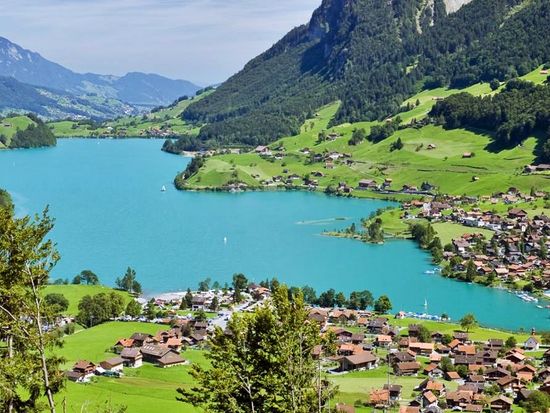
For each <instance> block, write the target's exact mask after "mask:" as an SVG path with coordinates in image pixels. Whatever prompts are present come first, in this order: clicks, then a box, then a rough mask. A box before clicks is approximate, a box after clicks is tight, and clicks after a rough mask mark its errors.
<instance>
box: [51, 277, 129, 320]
mask: <svg viewBox="0 0 550 413" xmlns="http://www.w3.org/2000/svg"><path fill="white" fill-rule="evenodd" d="M113 291H114V292H116V293H117V294H120V295H121V296H122V297H123V298H124V301H125V302H126V303H128V302H130V300H131V299H132V298H131V297H130V295H129V294H128V293H125V292H122V291H117V290H113V289H112V288H109V287H105V286H102V285H73V284H69V285H48V286H47V287H46V288H45V289H44V295H46V294H63V295H64V296H65V298H67V300H69V309H68V310H67V311H66V315H69V316H74V315H76V314H77V313H78V303H79V302H80V300H81V299H82V297H84V296H85V295H95V294H99V293H110V292H113Z"/></svg>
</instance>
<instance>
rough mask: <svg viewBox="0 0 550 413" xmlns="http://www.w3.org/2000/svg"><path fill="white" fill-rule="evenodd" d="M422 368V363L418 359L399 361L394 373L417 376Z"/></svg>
mask: <svg viewBox="0 0 550 413" xmlns="http://www.w3.org/2000/svg"><path fill="white" fill-rule="evenodd" d="M421 368H422V366H421V364H420V363H419V362H417V361H409V362H403V363H397V364H396V365H395V366H394V373H395V375H397V376H415V375H417V374H418V372H419V371H420V369H421Z"/></svg>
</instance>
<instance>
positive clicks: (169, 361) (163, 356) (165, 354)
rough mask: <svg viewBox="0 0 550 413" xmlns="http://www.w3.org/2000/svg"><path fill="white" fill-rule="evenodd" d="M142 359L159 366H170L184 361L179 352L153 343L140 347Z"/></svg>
mask: <svg viewBox="0 0 550 413" xmlns="http://www.w3.org/2000/svg"><path fill="white" fill-rule="evenodd" d="M141 353H142V354H143V359H144V360H145V361H147V362H149V363H153V364H157V365H158V366H159V367H162V368H165V367H172V366H177V365H181V364H184V363H185V360H184V359H183V358H181V356H180V354H179V353H178V352H177V351H175V350H172V349H169V348H167V347H164V346H159V345H155V344H146V345H145V346H143V347H142V348H141Z"/></svg>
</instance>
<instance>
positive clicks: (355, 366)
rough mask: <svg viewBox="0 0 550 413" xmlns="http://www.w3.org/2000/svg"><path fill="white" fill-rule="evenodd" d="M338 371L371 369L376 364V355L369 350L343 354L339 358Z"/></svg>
mask: <svg viewBox="0 0 550 413" xmlns="http://www.w3.org/2000/svg"><path fill="white" fill-rule="evenodd" d="M339 363H340V368H339V370H340V371H353V370H371V369H373V368H375V367H377V365H378V357H376V356H375V355H374V354H372V353H371V352H370V351H365V352H363V353H359V354H354V355H352V356H345V357H342V358H341V359H340V360H339Z"/></svg>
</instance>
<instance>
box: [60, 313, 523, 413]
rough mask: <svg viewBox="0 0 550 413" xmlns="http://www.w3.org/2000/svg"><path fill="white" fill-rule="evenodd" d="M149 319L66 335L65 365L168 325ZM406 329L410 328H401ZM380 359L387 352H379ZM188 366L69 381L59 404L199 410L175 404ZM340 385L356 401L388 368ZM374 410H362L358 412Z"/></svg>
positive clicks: (413, 380) (443, 328)
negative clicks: (140, 333) (139, 333)
mask: <svg viewBox="0 0 550 413" xmlns="http://www.w3.org/2000/svg"><path fill="white" fill-rule="evenodd" d="M390 323H391V324H392V325H397V326H400V327H407V326H408V325H409V324H413V323H416V324H424V325H425V326H426V327H427V328H428V329H430V330H431V331H440V332H442V333H444V334H452V333H453V331H455V330H460V327H459V326H458V325H456V324H452V323H439V322H433V321H423V320H414V319H402V320H396V319H391V320H390ZM166 328H167V327H166V326H160V325H155V324H150V323H135V322H129V323H124V322H111V323H105V324H102V325H99V326H96V327H93V328H91V329H88V330H81V331H79V332H77V333H75V334H73V335H71V336H68V337H66V339H65V345H64V346H63V348H62V349H60V350H58V351H57V353H58V354H59V355H61V356H63V357H64V358H65V359H66V363H65V365H64V368H70V367H71V366H72V365H73V364H74V363H75V362H76V361H77V360H80V359H85V360H89V361H93V362H95V363H98V362H100V361H102V360H105V359H106V358H109V357H112V356H113V354H112V353H111V352H110V347H111V346H112V345H113V344H114V343H115V342H116V341H117V340H118V339H119V338H123V337H129V336H130V335H131V334H132V333H134V332H144V333H150V334H155V333H156V332H158V331H160V330H164V329H166ZM402 333H403V334H404V333H406V329H405V330H403V332H402ZM509 336H510V333H507V332H502V331H497V330H491V329H486V328H475V329H473V330H472V331H471V332H470V337H471V338H472V339H474V340H478V341H485V340H487V339H489V338H502V339H506V338H508V337H509ZM515 337H516V339H517V340H518V342H519V343H521V342H523V341H524V340H525V339H526V338H527V335H525V334H515ZM182 355H183V357H184V358H185V359H186V360H188V361H190V363H191V364H193V363H198V364H200V365H203V366H207V363H208V362H207V360H206V358H205V352H204V351H200V350H186V351H185V352H183V354H182ZM379 356H380V357H383V356H384V353H380V354H379ZM189 369H190V365H185V366H179V367H173V368H170V369H160V368H157V367H154V366H153V365H150V364H148V363H145V364H144V365H143V366H142V367H141V368H138V369H128V368H127V369H125V370H124V377H122V378H120V379H114V378H105V377H98V378H96V379H94V381H93V382H92V383H90V384H75V383H72V382H68V383H67V387H66V389H65V390H64V391H63V392H62V393H60V394H58V395H57V397H56V399H57V401H58V402H59V403H62V401H63V400H66V403H67V412H71V413H72V412H74V413H77V412H95V411H97V410H98V409H99V407H100V406H102V405H104V404H105V403H107V402H110V403H112V405H115V406H116V405H118V406H127V407H128V411H129V412H132V413H134V412H136V413H149V412H152V411H156V410H158V409H166V410H168V409H169V410H172V411H178V412H183V413H195V412H200V409H198V408H194V407H192V406H189V405H185V404H182V403H180V402H177V401H176V399H175V397H176V389H177V388H178V387H186V386H190V385H192V377H191V376H190V375H189ZM327 377H328V378H329V379H330V380H331V381H332V382H333V383H334V384H335V385H337V386H338V389H339V393H338V395H337V396H336V397H335V399H334V401H333V402H344V403H350V404H353V403H354V402H355V401H357V400H361V401H365V400H367V397H368V393H369V391H370V390H372V389H373V388H381V387H382V386H383V385H384V384H385V383H387V380H388V377H387V368H386V367H381V368H379V369H377V370H371V371H361V372H354V373H349V374H343V375H332V374H331V375H328V376H327ZM423 379H424V376H422V375H421V376H419V377H395V376H393V375H392V376H390V381H391V383H393V384H400V385H402V386H403V399H404V400H409V399H411V393H412V392H413V389H414V388H415V387H416V386H417V385H418V384H419V383H420V382H421V381H422V380H423ZM446 385H447V387H448V388H451V389H453V388H455V387H456V384H453V383H446ZM366 411H370V409H368V408H361V409H359V410H358V412H366Z"/></svg>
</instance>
